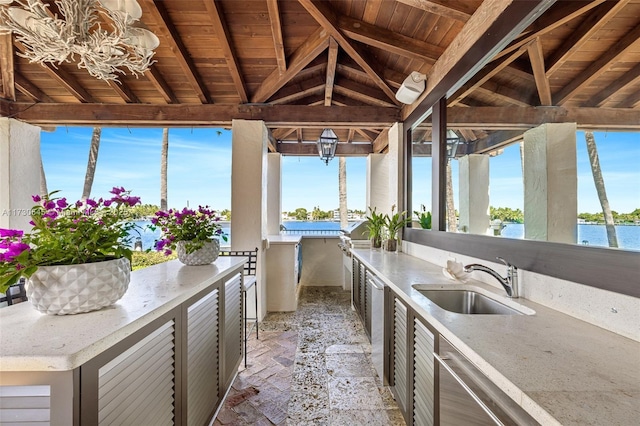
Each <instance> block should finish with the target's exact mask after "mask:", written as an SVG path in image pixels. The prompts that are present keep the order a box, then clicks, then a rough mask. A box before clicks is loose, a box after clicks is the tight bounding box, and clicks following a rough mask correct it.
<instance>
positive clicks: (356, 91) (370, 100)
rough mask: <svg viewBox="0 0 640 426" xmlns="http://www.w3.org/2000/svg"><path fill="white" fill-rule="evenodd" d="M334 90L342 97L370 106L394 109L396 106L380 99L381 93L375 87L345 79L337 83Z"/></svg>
mask: <svg viewBox="0 0 640 426" xmlns="http://www.w3.org/2000/svg"><path fill="white" fill-rule="evenodd" d="M333 90H334V91H335V92H336V93H340V94H341V95H344V96H348V97H350V98H353V99H356V100H358V101H360V102H364V103H365V104H368V105H377V106H382V107H393V106H395V105H394V104H392V103H390V102H387V101H385V100H382V99H380V93H379V91H378V90H376V89H374V88H373V87H369V86H366V85H364V84H360V83H356V82H355V81H352V80H347V79H345V78H343V79H340V80H339V81H337V82H336V84H335V86H334V88H333Z"/></svg>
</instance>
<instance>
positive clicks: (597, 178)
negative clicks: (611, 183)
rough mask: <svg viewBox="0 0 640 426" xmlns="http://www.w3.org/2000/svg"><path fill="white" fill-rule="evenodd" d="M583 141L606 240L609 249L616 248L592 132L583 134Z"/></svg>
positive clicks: (616, 243)
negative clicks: (602, 215) (602, 219)
mask: <svg viewBox="0 0 640 426" xmlns="http://www.w3.org/2000/svg"><path fill="white" fill-rule="evenodd" d="M584 139H585V141H586V142H587V152H588V153H589V162H590V163H591V172H592V173H593V182H594V183H595V185H596V191H597V192H598V198H599V199H600V205H601V206H602V213H604V224H605V226H606V228H607V239H608V240H609V247H618V238H617V236H616V228H615V225H614V222H613V214H611V207H610V206H609V200H608V199H607V191H606V189H605V186H604V178H603V177H602V169H600V159H599V158H598V148H597V147H596V138H595V137H594V136H593V132H584Z"/></svg>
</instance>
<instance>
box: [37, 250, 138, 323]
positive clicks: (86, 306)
mask: <svg viewBox="0 0 640 426" xmlns="http://www.w3.org/2000/svg"><path fill="white" fill-rule="evenodd" d="M130 278H131V264H130V263H129V260H128V259H125V258H121V259H115V260H106V261H104V262H95V263H82V264H79V265H59V266H40V267H39V268H38V270H37V271H36V272H35V273H34V274H33V275H31V278H29V279H28V280H27V285H26V291H27V297H28V298H29V301H30V302H31V303H32V304H33V306H34V307H35V308H36V309H37V310H38V311H40V312H42V313H45V314H48V315H69V314H79V313H82V312H90V311H95V310H98V309H102V308H104V307H105V306H110V305H112V304H114V303H115V302H116V301H117V300H119V299H120V298H121V297H122V296H123V295H124V293H125V292H126V291H127V288H128V287H129V280H130Z"/></svg>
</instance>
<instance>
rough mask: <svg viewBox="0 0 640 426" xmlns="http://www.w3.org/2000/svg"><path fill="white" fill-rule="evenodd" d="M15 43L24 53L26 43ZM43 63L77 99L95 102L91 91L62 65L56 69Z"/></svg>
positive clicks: (46, 69) (50, 73)
mask: <svg viewBox="0 0 640 426" xmlns="http://www.w3.org/2000/svg"><path fill="white" fill-rule="evenodd" d="M13 45H14V46H15V47H16V49H18V50H20V51H21V52H23V53H24V52H25V50H26V48H25V47H24V45H23V44H22V43H20V42H18V41H14V43H13ZM41 65H42V68H44V70H45V71H46V72H47V74H49V76H50V77H52V78H53V79H54V80H56V81H57V82H58V83H60V84H61V85H62V86H63V87H64V88H65V89H67V91H68V92H69V93H71V94H72V95H73V96H74V97H75V98H76V99H77V100H79V101H80V102H86V103H89V102H94V99H93V97H92V96H91V95H90V94H89V92H87V91H86V90H85V88H84V87H82V85H81V84H80V83H78V80H76V79H75V78H74V77H73V76H72V75H71V74H69V73H68V72H66V71H65V70H63V69H62V67H59V68H58V69H56V68H54V66H53V65H51V64H49V63H44V64H41Z"/></svg>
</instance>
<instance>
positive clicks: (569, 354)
mask: <svg viewBox="0 0 640 426" xmlns="http://www.w3.org/2000/svg"><path fill="white" fill-rule="evenodd" d="M353 253H354V255H355V256H356V257H357V258H358V259H359V260H361V261H362V262H363V263H364V264H365V265H366V266H367V267H368V268H369V269H371V270H372V272H374V273H375V274H376V275H378V276H379V277H380V278H381V279H382V280H383V281H384V282H385V283H386V284H387V285H389V286H390V287H391V289H393V290H394V291H395V292H396V293H397V294H398V295H399V296H400V298H401V299H402V300H403V301H405V302H406V303H407V304H408V305H410V306H411V307H412V308H413V309H415V310H416V312H418V313H419V314H420V315H421V316H423V317H424V319H425V320H427V321H428V322H429V323H430V324H431V325H432V326H433V327H435V328H436V329H437V330H438V332H439V333H440V334H441V335H442V336H443V337H445V338H446V339H447V340H449V341H450V342H451V343H452V344H453V345H454V346H455V347H456V348H457V349H458V350H460V352H462V353H463V354H464V355H465V356H466V357H467V358H469V359H470V360H471V361H472V362H473V363H474V364H475V365H476V366H477V367H478V368H479V369H480V370H481V371H482V372H483V373H484V374H485V375H486V376H487V377H489V378H490V379H491V380H492V381H493V382H494V383H495V384H496V385H498V386H499V387H500V388H501V389H502V390H503V391H504V392H505V393H506V394H507V395H509V396H510V397H511V398H512V399H513V400H514V401H516V402H517V403H518V404H520V405H521V406H522V407H523V408H524V409H525V410H526V411H527V412H528V413H529V414H531V415H532V416H533V417H534V418H535V419H536V420H538V421H539V422H540V423H541V424H543V425H545V426H547V425H554V424H562V425H576V426H577V425H580V426H585V425H632V424H637V423H636V422H637V421H638V419H639V418H640V402H639V401H640V343H638V342H636V341H634V340H631V339H628V338H626V337H623V336H620V335H618V334H615V333H612V332H609V331H606V330H604V329H602V328H599V327H597V326H594V325H591V324H589V323H586V322H584V321H580V320H578V319H576V318H573V317H571V316H569V315H566V314H563V313H560V312H558V311H555V310H553V309H550V308H547V307H545V306H543V305H540V304H537V303H533V302H530V301H528V300H526V299H509V298H507V297H506V294H505V295H503V290H502V289H498V288H496V287H492V286H490V285H487V284H484V283H481V282H479V281H474V280H470V281H469V283H467V284H462V283H456V282H455V281H452V280H449V279H447V278H445V277H444V276H443V274H442V267H440V266H437V265H434V264H432V263H429V262H426V261H424V260H421V259H418V258H416V257H412V256H409V255H406V254H402V253H400V254H394V253H384V252H382V251H376V250H353ZM413 284H433V285H442V286H447V287H448V288H455V287H456V286H459V287H466V288H469V287H475V288H474V289H477V290H479V291H480V292H482V293H488V294H491V295H492V297H494V298H495V299H497V300H500V301H501V302H503V303H505V304H507V305H511V306H513V307H516V308H519V309H521V310H533V311H535V314H534V315H505V316H503V315H464V314H456V313H452V312H448V311H445V310H443V309H441V308H440V307H438V306H437V305H435V304H433V303H431V302H430V301H429V300H428V299H426V298H425V297H424V296H422V295H421V294H420V293H418V291H416V290H415V289H414V288H413V287H412V285H413ZM496 284H497V283H496Z"/></svg>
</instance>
